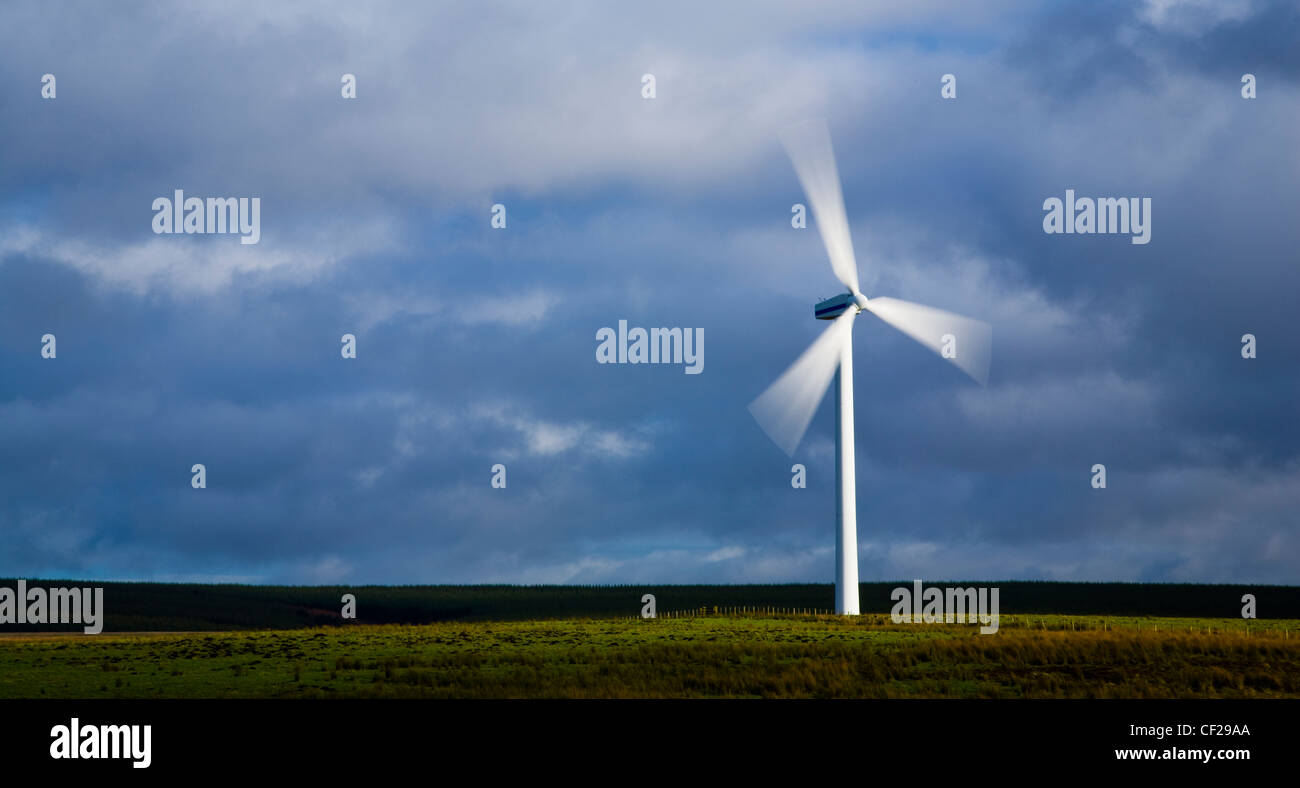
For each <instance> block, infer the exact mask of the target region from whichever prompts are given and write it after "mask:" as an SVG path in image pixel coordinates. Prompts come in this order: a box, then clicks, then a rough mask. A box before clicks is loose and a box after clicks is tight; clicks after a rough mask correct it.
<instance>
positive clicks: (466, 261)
mask: <svg viewBox="0 0 1300 788" xmlns="http://www.w3.org/2000/svg"><path fill="white" fill-rule="evenodd" d="M1165 5H1167V4H1160V5H1148V6H1142V7H1129V6H1128V5H1127V4H1104V5H1092V4H1089V5H1087V6H1072V7H1070V8H1069V10H1053V9H1052V7H1048V9H1047V10H1036V9H1031V10H1030V11H1029V12H1025V11H1024V10H1023V9H1018V8H1015V7H1011V8H1009V9H999V13H998V14H997V15H995V16H994V17H993V18H991V19H989V20H988V21H986V22H985V21H980V20H979V19H978V18H977V17H971V16H970V15H969V14H967V13H965V12H964V11H962V9H961V8H947V9H945V8H939V9H937V10H935V9H934V8H932V7H931V6H929V5H928V4H922V5H919V6H917V9H916V10H913V11H908V12H906V13H905V14H903V15H902V16H898V15H897V14H899V13H902V12H887V13H885V12H882V13H884V16H883V18H876V17H873V16H872V13H871V12H866V11H863V10H861V9H857V8H856V7H854V6H851V5H850V6H847V7H845V8H835V7H828V8H827V9H825V10H823V11H821V12H819V13H818V14H817V15H814V16H812V17H803V16H798V17H796V16H790V15H787V14H785V12H783V11H782V10H781V7H780V5H773V6H768V5H765V4H763V5H759V6H755V9H754V12H753V16H754V18H753V19H749V20H744V21H742V22H739V23H737V22H735V20H734V17H735V15H734V14H731V13H725V14H724V13H723V12H722V11H721V10H720V11H718V12H717V16H716V18H714V15H711V14H697V15H696V17H694V18H695V19H696V23H695V24H693V25H690V26H682V25H680V24H675V23H673V22H672V20H673V19H676V18H678V17H675V16H673V14H672V13H670V10H669V11H665V12H662V13H659V14H652V15H650V16H649V17H647V19H645V20H642V21H644V22H645V24H644V25H631V24H625V22H627V20H623V19H619V18H613V17H610V14H611V13H613V12H611V11H609V10H608V9H601V8H599V7H592V8H590V9H588V11H587V12H586V14H582V15H578V16H575V18H574V19H573V20H572V21H571V23H568V24H567V25H566V24H562V23H560V22H556V21H554V20H551V19H549V18H546V17H545V15H540V16H539V15H538V14H536V13H535V12H533V11H529V10H526V9H525V8H524V7H517V6H516V7H511V6H500V7H492V8H491V9H488V10H487V11H483V12H481V13H473V14H471V13H469V12H464V13H456V12H451V11H446V10H444V11H442V12H440V13H441V16H440V17H438V18H424V16H425V14H426V13H428V12H426V11H420V12H416V10H415V9H414V7H411V8H406V7H404V6H401V5H394V6H391V7H388V8H386V9H385V10H384V11H382V12H353V11H351V10H348V9H340V12H339V15H338V16H337V18H334V17H331V16H329V15H324V14H322V13H320V12H313V13H310V14H307V13H303V12H301V11H300V9H298V7H296V6H288V7H285V8H282V9H280V10H274V9H266V10H259V9H258V8H255V7H251V6H250V7H247V8H240V9H236V11H233V12H230V13H227V14H217V13H213V14H211V15H208V14H207V13H199V12H196V13H197V14H198V16H197V18H190V17H187V16H184V15H176V14H171V13H166V12H165V11H164V10H163V9H162V8H160V7H152V6H144V7H134V8H132V9H131V10H130V12H115V13H112V14H107V13H105V14H104V15H103V18H98V19H97V18H94V14H95V11H94V10H88V11H81V12H79V13H78V14H77V15H75V16H74V15H72V14H65V13H55V16H54V17H53V18H52V19H45V20H44V21H42V19H43V18H42V16H41V13H42V12H41V11H40V10H39V9H38V8H37V7H33V6H15V7H10V8H8V9H6V11H5V12H3V13H4V15H5V16H6V17H7V19H6V20H5V21H6V24H5V29H6V30H21V31H26V35H25V36H24V37H22V38H21V39H18V40H14V41H12V42H10V45H9V46H6V47H5V48H4V50H3V54H0V80H2V81H3V84H4V85H6V86H8V87H7V88H6V89H5V90H3V91H0V110H2V111H0V131H3V133H4V135H5V137H6V138H7V139H10V140H13V144H11V145H7V146H5V148H4V149H3V150H0V232H2V233H3V234H2V235H0V255H2V256H0V461H2V465H3V468H4V472H3V474H0V538H3V539H4V540H5V550H4V551H3V552H2V553H0V573H7V574H27V575H34V574H46V575H51V574H75V575H85V576H98V577H154V578H167V577H184V578H195V577H199V578H201V577H213V578H238V579H253V580H267V581H285V582H336V581H349V582H361V581H370V582H487V581H522V582H543V581H548V582H556V581H574V582H687V581H741V580H758V581H767V580H828V579H829V577H830V576H831V575H830V573H831V559H832V555H833V542H832V541H831V534H832V530H831V521H832V517H833V514H834V501H833V498H832V493H833V489H834V479H833V473H834V463H833V454H832V443H831V436H832V434H833V413H831V410H830V407H829V406H823V407H822V409H821V410H820V411H819V413H818V415H817V417H816V418H815V419H814V421H813V425H812V427H811V429H810V430H809V433H808V436H807V437H806V438H805V441H804V443H803V445H802V446H801V447H800V449H799V451H798V452H797V453H796V456H795V458H794V459H793V460H791V459H787V458H786V457H785V455H784V454H782V453H781V452H780V451H779V450H778V449H776V447H775V446H773V445H772V444H771V443H770V442H769V441H768V440H767V438H766V437H765V436H764V435H763V433H762V431H761V430H759V429H758V428H757V426H756V425H755V424H754V422H753V420H752V418H751V417H750V415H749V414H748V412H747V411H746V410H745V405H746V403H748V402H749V401H750V399H752V398H753V396H755V395H756V394H757V393H759V392H760V391H762V390H763V388H764V387H765V386H766V385H767V384H768V383H769V382H770V381H771V380H772V379H773V378H774V377H775V376H776V375H778V374H779V373H780V372H781V370H782V369H783V368H784V366H785V365H786V364H788V363H789V362H790V361H792V360H793V359H794V358H795V357H796V356H797V355H798V354H799V353H800V352H801V351H802V349H803V348H804V347H805V346H806V345H807V343H808V342H810V341H811V340H812V339H813V338H814V337H815V336H816V335H817V333H818V332H819V331H820V330H821V328H822V324H820V323H817V322H816V321H813V320H812V319H811V316H810V314H809V313H810V311H811V304H812V302H814V301H815V300H817V299H818V298H819V297H825V296H829V295H831V294H833V293H834V292H836V290H837V289H838V286H837V285H836V284H835V282H834V280H833V278H832V277H831V275H830V271H829V266H828V265H827V263H826V261H825V253H824V250H823V249H822V246H821V243H820V242H819V241H818V240H817V238H816V235H815V231H814V230H813V229H811V228H810V229H809V230H807V231H804V232H799V231H794V230H792V229H790V227H789V210H790V205H791V203H793V202H796V201H802V200H803V197H802V195H801V194H800V193H799V189H798V184H797V182H796V181H795V179H794V176H793V173H792V172H791V170H790V167H789V164H788V162H787V161H786V160H785V159H784V154H783V153H782V152H781V150H780V147H779V145H778V144H777V143H776V137H775V131H776V130H777V129H779V128H780V127H781V126H782V125H783V124H784V123H786V122H788V121H789V120H792V119H795V118H798V117H801V116H804V115H807V114H826V115H828V116H829V117H830V121H831V127H832V131H833V134H834V135H835V136H834V138H835V147H836V151H837V154H838V158H839V163H840V167H841V171H842V173H841V174H842V178H843V182H844V191H845V196H846V202H847V208H848V213H849V216H850V219H851V220H852V222H853V230H854V240H855V243H856V247H857V252H858V258H859V264H860V266H861V268H862V274H863V282H864V286H865V287H866V289H867V292H868V293H869V294H881V295H894V296H898V297H902V298H908V299H911V300H916V301H920V302H923V303H929V304H933V305H935V306H939V307H942V308H945V309H950V310H952V311H956V312H961V313H965V314H970V315H972V316H975V317H981V318H985V319H988V320H990V321H991V322H992V323H993V324H994V355H993V374H992V376H991V380H990V386H989V388H988V389H978V388H976V387H974V386H972V385H971V384H970V383H969V382H968V381H967V380H965V379H964V378H962V377H961V375H960V373H958V372H956V371H955V370H953V369H951V368H949V367H947V366H946V365H944V364H943V363H942V362H941V361H940V360H938V359H937V358H936V357H935V356H933V355H932V354H930V353H928V352H927V351H925V350H924V349H922V348H920V347H918V346H916V345H915V344H914V343H912V342H911V341H910V340H908V339H906V338H905V337H902V336H899V335H897V334H894V333H891V330H889V329H887V328H885V327H884V326H882V325H881V324H880V323H879V322H878V321H876V320H874V319H873V318H869V317H866V316H864V318H863V319H862V320H859V321H858V323H859V325H858V327H857V328H856V329H855V331H856V333H855V344H856V359H857V360H856V364H857V366H856V379H857V396H858V401H857V414H856V415H857V431H858V435H857V440H858V452H859V477H858V478H859V507H860V534H861V538H862V543H863V544H862V563H863V577H864V578H875V577H890V578H892V577H912V576H922V577H939V576H949V577H957V576H962V577H976V576H982V577H1046V578H1084V579H1143V580H1201V581H1221V580H1231V581H1238V582H1250V581H1258V582H1265V581H1269V582H1279V581H1280V582H1287V581H1289V580H1290V579H1291V578H1293V577H1294V572H1295V569H1296V564H1295V555H1297V554H1300V553H1297V550H1296V547H1297V544H1296V542H1297V529H1296V524H1295V521H1294V518H1293V517H1292V516H1291V514H1290V513H1291V512H1293V511H1295V509H1296V506H1297V504H1300V479H1298V477H1297V474H1296V470H1297V463H1298V462H1300V460H1298V459H1297V456H1296V446H1297V445H1298V444H1297V439H1298V438H1300V434H1297V430H1300V428H1298V427H1297V426H1296V422H1295V420H1294V419H1293V418H1291V413H1292V411H1293V409H1294V407H1293V402H1294V397H1295V393H1296V390H1297V385H1296V384H1297V380H1296V374H1295V371H1294V370H1295V369H1296V362H1297V361H1300V357H1298V356H1300V353H1298V352H1297V347H1296V344H1295V342H1294V341H1293V340H1292V339H1291V338H1290V334H1291V328H1290V317H1291V312H1292V308H1291V304H1290V297H1289V294H1290V293H1294V292H1296V290H1297V287H1296V286H1297V285H1300V282H1298V281H1297V273H1296V272H1297V270H1300V269H1297V267H1296V266H1295V265H1294V259H1295V256H1294V253H1293V251H1292V250H1293V249H1295V248H1296V242H1297V241H1300V236H1298V233H1300V231H1298V230H1297V229H1296V225H1295V223H1294V222H1292V221H1290V212H1291V210H1292V208H1291V207H1292V206H1294V204H1295V201H1296V199H1295V198H1296V197H1297V194H1296V189H1297V187H1296V185H1295V184H1296V183H1297V180H1296V175H1297V174H1300V161H1297V159H1296V156H1295V153H1294V146H1293V140H1292V138H1293V129H1294V127H1295V120H1296V119H1297V116H1296V109H1295V108H1296V106H1297V103H1296V90H1295V86H1294V61H1293V60H1288V59H1287V58H1285V57H1283V56H1282V55H1281V54H1280V52H1281V50H1279V49H1278V46H1277V42H1280V41H1281V40H1282V39H1283V38H1284V37H1285V34H1284V33H1283V32H1279V30H1278V28H1279V27H1280V28H1283V29H1285V28H1287V27H1288V26H1289V27H1290V28H1291V29H1292V30H1294V27H1295V25H1294V17H1295V12H1294V11H1293V10H1289V9H1288V7H1287V6H1285V5H1284V4H1268V5H1261V6H1259V7H1258V8H1255V7H1249V6H1248V7H1246V8H1245V10H1242V11H1240V12H1239V13H1236V12H1234V13H1233V14H1228V15H1224V13H1222V12H1220V13H1218V14H1217V15H1216V14H1214V13H1211V14H1210V15H1209V16H1208V17H1207V16H1205V15H1204V11H1203V9H1201V10H1200V11H1198V8H1199V6H1198V5H1197V4H1183V5H1186V6H1187V7H1183V6H1181V5H1178V4H1175V5H1174V6H1172V7H1170V8H1165ZM1198 13H1199V14H1200V15H1199V16H1198ZM952 14H957V16H952ZM736 24H740V25H741V28H742V29H740V30H737V29H736V28H735V25H736ZM918 30H926V31H930V32H927V34H926V35H924V36H921V37H919V38H918V36H919V35H920V34H919V33H918ZM92 31H94V33H95V35H91V32H92ZM524 31H527V35H525V34H524ZM611 31H616V32H611ZM1249 41H1257V42H1259V44H1260V46H1259V47H1258V50H1257V52H1256V54H1257V57H1255V58H1254V59H1251V49H1250V47H1249V46H1248V45H1247V42H1249ZM1198 53H1200V54H1199V55H1198ZM1202 55H1203V56H1202ZM1243 59H1245V60H1247V61H1249V62H1248V63H1247V64H1246V65H1241V66H1240V70H1238V65H1237V63H1238V62H1239V61H1241V60H1243ZM1252 69H1253V70H1254V71H1255V73H1257V74H1259V75H1261V93H1260V97H1259V98H1258V99H1256V100H1255V101H1253V102H1249V101H1244V100H1242V99H1241V98H1240V96H1239V93H1238V89H1239V85H1238V84H1237V79H1238V77H1239V76H1240V73H1242V72H1244V71H1246V70H1252ZM46 71H50V72H54V73H56V74H57V75H58V78H59V97H58V98H57V99H56V100H54V101H42V100H41V99H40V98H39V93H38V88H39V76H40V74H42V73H44V72H46ZM645 71H654V72H656V73H657V74H658V76H659V79H660V83H659V85H660V97H659V98H658V99H656V100H655V101H654V102H646V101H643V100H642V99H640V97H639V82H638V80H639V77H640V75H641V74H642V73H644V72H645ZM344 72H353V73H357V74H358V80H359V98H358V99H357V101H356V102H345V101H342V100H341V99H340V98H339V97H338V89H339V85H338V78H339V75H340V74H341V73H344ZM946 72H954V73H957V74H958V77H959V91H960V92H959V99H958V100H957V101H955V102H943V101H941V100H939V98H938V87H939V80H938V77H939V75H940V74H943V73H946ZM1265 75H1267V81H1265ZM174 188H184V189H186V191H187V193H189V194H191V195H196V196H212V195H228V194H229V195H246V194H256V195H261V197H262V199H263V239H262V242H261V243H259V244H258V245H257V246H241V245H240V244H239V243H238V241H237V240H235V239H233V238H230V237H207V238H204V237H193V236H189V237H187V236H155V235H153V234H152V233H151V232H149V220H150V218H151V213H150V211H149V205H150V203H151V201H152V199H153V197H156V196H159V195H170V192H171V190H172V189H174ZM1066 188H1074V189H1077V190H1079V191H1080V193H1081V194H1091V195H1106V196H1130V195H1141V196H1150V197H1152V198H1153V202H1154V205H1155V209H1154V226H1153V235H1152V239H1153V240H1152V242H1151V244H1149V245H1147V246H1135V245H1132V244H1130V243H1129V242H1128V239H1127V238H1124V237H1078V236H1075V237H1061V236H1047V235H1044V234H1043V232H1042V229H1041V220H1042V208H1041V206H1042V201H1043V199H1044V198H1045V197H1048V196H1061V195H1062V194H1063V192H1064V190H1065V189H1066ZM493 202H503V203H505V204H506V205H507V207H508V212H509V213H508V216H509V227H508V229H507V230H506V231H504V232H498V231H493V230H491V229H490V228H489V227H488V224H487V218H488V208H489V206H490V205H491V204H492V203H493ZM619 319H626V320H628V322H629V324H630V325H634V326H636V325H639V326H681V327H700V328H703V330H704V337H705V364H704V368H705V371H704V373H703V374H701V375H685V374H683V372H682V370H681V368H680V367H674V366H659V367H634V366H617V365H614V366H602V365H598V364H597V363H596V362H595V347H596V341H595V334H596V330H597V329H599V328H600V327H603V326H616V325H617V321H618V320H619ZM47 331H48V332H54V333H56V334H57V336H58V343H59V344H58V347H59V357H58V359H57V360H55V361H46V360H42V359H41V358H40V357H39V339H40V336H41V334H43V333H45V332H47ZM1246 331H1253V332H1254V333H1256V334H1257V335H1258V336H1259V337H1260V348H1261V354H1260V358H1258V359H1256V360H1254V361H1245V360H1243V359H1241V357H1240V355H1239V351H1238V349H1239V346H1240V343H1239V338H1240V336H1241V334H1242V333H1244V332H1246ZM345 332H351V333H354V334H355V335H356V336H357V339H358V347H359V356H358V358H357V359H356V360H353V361H344V360H343V359H341V358H340V357H339V352H338V349H339V337H340V335H342V334H343V333H345ZM195 462H203V463H205V464H206V465H207V468H208V482H209V486H208V489H206V490H202V491H195V490H192V489H191V488H190V485H189V479H190V472H189V469H190V466H191V465H192V464H193V463H195ZM497 462H502V463H505V464H506V465H507V466H508V480H509V482H508V487H507V489H506V490H504V491H501V490H493V489H491V488H490V487H489V484H488V482H489V479H490V470H489V469H490V467H491V466H492V465H493V464H494V463H497ZM793 462H802V463H805V464H807V466H808V468H809V488H808V489H807V490H798V491H796V490H792V489H791V488H790V485H789V478H790V466H791V464H792V463H793ZM1096 462H1104V463H1106V464H1107V467H1108V470H1109V479H1108V481H1109V485H1108V488H1107V490H1105V491H1096V490H1093V489H1092V488H1091V487H1090V485H1089V483H1088V482H1089V477H1090V473H1089V469H1090V468H1091V466H1092V464H1093V463H1096Z"/></svg>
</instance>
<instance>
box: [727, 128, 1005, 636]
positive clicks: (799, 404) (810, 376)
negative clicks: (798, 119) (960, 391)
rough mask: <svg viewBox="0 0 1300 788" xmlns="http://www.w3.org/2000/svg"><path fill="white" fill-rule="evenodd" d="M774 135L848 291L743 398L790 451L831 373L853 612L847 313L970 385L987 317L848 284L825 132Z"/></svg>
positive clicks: (839, 526) (843, 578)
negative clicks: (914, 345)
mask: <svg viewBox="0 0 1300 788" xmlns="http://www.w3.org/2000/svg"><path fill="white" fill-rule="evenodd" d="M781 142H782V143H783V144H784V145H785V148H786V151H788V152H789V154H790V160H791V161H792V162H793V163H794V169H795V172H796V173H797V174H798V176H799V182H800V183H801V184H803V190H804V192H805V193H807V195H808V202H809V203H811V206H812V212H813V216H814V217H815V218H816V220H817V229H818V231H819V232H820V233H821V236H822V242H823V243H824V244H826V254H827V255H829V256H830V259H831V268H832V269H833V270H834V271H835V276H836V278H838V279H839V280H840V282H842V283H843V284H844V286H845V287H847V288H848V292H847V293H844V294H841V295H838V296H836V297H834V298H831V299H828V300H826V301H822V302H821V303H819V304H817V305H816V306H815V307H814V310H813V313H814V316H815V317H816V318H817V319H818V320H833V321H835V322H833V323H831V325H830V326H829V327H827V329H826V331H825V332H823V333H822V335H821V336H820V337H818V338H817V339H816V340H815V341H814V342H813V343H812V344H811V345H809V346H808V349H807V350H805V351H804V352H803V355H801V356H799V358H798V359H796V360H795V362H794V363H793V364H791V365H790V368H789V369H787V370H786V371H785V372H784V373H782V375H781V377H779V378H777V379H776V382H774V383H773V384H772V385H771V386H769V387H768V389H767V390H766V391H764V392H763V393H762V394H760V395H759V396H758V398H757V399H755V400H754V401H753V402H751V403H750V405H749V410H750V412H751V413H753V414H754V418H755V419H757V420H758V423H759V425H760V426H762V428H763V429H764V431H766V432H767V434H768V436H770V437H771V438H772V440H773V441H775V442H776V444H777V445H778V446H780V447H781V448H782V449H784V450H785V453H786V454H791V455H792V454H794V450H795V447H796V446H798V445H799V441H800V440H801V439H802V438H803V434H804V432H805V431H807V429H808V423H809V422H810V421H812V417H813V413H814V412H815V411H816V410H817V405H818V403H820V402H821V399H822V395H824V394H825V393H826V389H827V387H829V386H830V383H831V378H832V377H833V376H834V375H835V373H836V372H837V371H838V372H839V378H840V379H839V386H838V387H837V388H836V390H835V414H836V426H837V427H838V431H837V433H836V436H835V496H836V507H835V510H836V511H835V519H836V536H835V612H836V613H838V614H840V615H852V616H855V615H857V614H858V613H859V612H860V611H859V609H858V523H857V520H858V508H857V489H856V488H857V475H856V473H855V470H854V467H853V459H854V453H853V334H852V328H853V318H855V317H857V315H858V313H859V312H862V311H863V310H866V311H868V312H871V313H872V314H874V315H875V316H876V317H878V318H880V319H881V320H883V321H885V322H886V323H888V324H889V325H891V326H893V327H894V328H897V329H898V330H899V331H902V332H903V333H904V334H907V335H908V336H909V337H911V338H912V339H915V340H916V341H917V342H920V343H921V344H922V345H925V346H926V347H928V348H930V349H931V350H933V351H935V352H936V353H938V354H940V356H942V357H943V358H946V359H947V360H949V361H951V362H952V363H954V364H956V365H957V366H958V367H960V368H961V370H962V371H963V372H965V373H966V374H967V375H970V376H971V377H972V378H974V379H975V380H976V381H978V382H979V383H980V385H984V384H985V383H986V382H987V381H988V371H989V352H990V349H991V346H992V331H991V330H990V329H989V326H988V324H987V323H981V322H980V321H978V320H971V319H970V318H967V317H962V316H961V315H954V314H952V313H950V312H944V311H942V310H940V309H932V308H930V307H928V306H921V305H920V304H913V303H911V302H908V301H900V300H898V299H896V298H879V297H877V298H872V299H868V298H867V297H866V296H864V295H863V294H862V291H861V290H859V289H858V264H857V261H856V260H855V259H854V256H853V242H852V241H851V240H850V239H849V222H848V219H847V218H846V217H845V214H844V197H843V195H842V194H841V193H840V176H839V173H838V172H837V171H836V168H835V154H834V152H833V151H832V150H831V137H830V132H828V131H827V130H826V124H825V123H823V122H822V121H819V120H813V121H806V122H804V123H800V124H798V125H796V126H792V127H791V128H789V129H787V130H785V131H784V132H783V133H782V134H781Z"/></svg>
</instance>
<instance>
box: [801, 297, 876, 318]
mask: <svg viewBox="0 0 1300 788" xmlns="http://www.w3.org/2000/svg"><path fill="white" fill-rule="evenodd" d="M863 301H864V302H865V301H866V299H865V298H863ZM849 307H857V310H858V311H859V312H861V311H862V307H861V306H859V305H858V302H857V300H856V299H855V298H854V297H853V294H851V293H840V294H839V295H837V296H835V297H834V298H828V299H826V300H825V301H820V302H818V303H817V305H816V306H814V307H813V317H815V318H817V319H818V320H834V319H835V318H837V317H839V316H840V315H842V314H844V313H845V312H847V311H848V310H849Z"/></svg>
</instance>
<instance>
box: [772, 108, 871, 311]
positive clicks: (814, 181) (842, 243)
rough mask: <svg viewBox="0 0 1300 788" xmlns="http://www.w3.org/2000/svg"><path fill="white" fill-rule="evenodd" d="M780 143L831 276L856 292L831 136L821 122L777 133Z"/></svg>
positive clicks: (854, 267)
mask: <svg viewBox="0 0 1300 788" xmlns="http://www.w3.org/2000/svg"><path fill="white" fill-rule="evenodd" d="M781 143H782V144H783V145H784V146H785V150H786V152H787V153H789V154H790V161H791V162H793V163H794V171H795V173H796V174H797V175H798V176H799V183H801V184H803V190H804V193H805V194H806V195H808V202H809V203H810V204H811V206H812V212H813V216H814V218H816V220H817V231H818V232H819V233H821V236H822V243H824V244H825V245H826V254H827V255H828V256H829V257H830V258H831V268H832V269H833V270H834V271H835V276H836V277H837V278H838V279H839V280H840V281H841V282H843V283H844V286H845V287H847V288H848V289H849V292H850V293H853V294H855V295H856V294H857V293H858V292H859V291H858V261H857V260H856V259H855V258H854V256H853V241H852V239H850V238H849V220H848V218H847V217H846V216H845V215H844V195H843V193H842V192H841V191H840V174H839V170H837V169H836V167H835V151H834V150H832V149H831V134H830V132H829V131H828V130H827V129H826V123H825V122H824V121H822V120H809V121H804V122H802V123H797V124H795V125H793V126H790V127H789V128H787V129H785V130H784V131H782V132H781Z"/></svg>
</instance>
